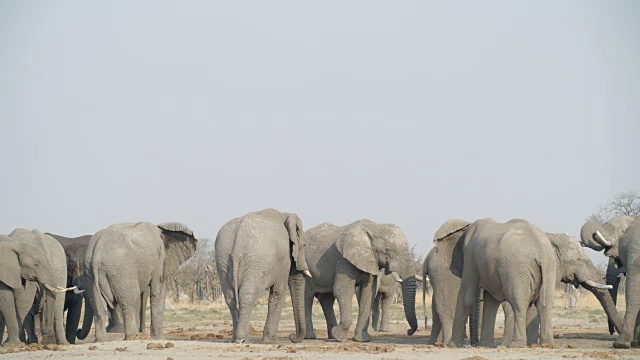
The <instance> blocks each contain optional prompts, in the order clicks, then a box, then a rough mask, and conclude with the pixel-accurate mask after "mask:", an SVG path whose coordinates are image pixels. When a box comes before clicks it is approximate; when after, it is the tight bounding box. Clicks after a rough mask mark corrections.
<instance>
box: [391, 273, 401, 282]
mask: <svg viewBox="0 0 640 360" xmlns="http://www.w3.org/2000/svg"><path fill="white" fill-rule="evenodd" d="M391 276H393V279H394V280H395V281H397V282H399V283H401V282H402V278H400V275H398V273H397V272H395V271H392V272H391Z"/></svg>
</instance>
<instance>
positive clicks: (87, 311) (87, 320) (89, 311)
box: [77, 298, 93, 340]
mask: <svg viewBox="0 0 640 360" xmlns="http://www.w3.org/2000/svg"><path fill="white" fill-rule="evenodd" d="M92 322H93V307H91V305H90V304H89V301H87V299H86V298H85V301H84V318H83V319H82V328H80V329H78V334H77V337H78V339H80V340H84V339H85V338H86V337H87V335H89V331H90V330H91V324H92Z"/></svg>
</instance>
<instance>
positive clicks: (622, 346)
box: [613, 339, 631, 349]
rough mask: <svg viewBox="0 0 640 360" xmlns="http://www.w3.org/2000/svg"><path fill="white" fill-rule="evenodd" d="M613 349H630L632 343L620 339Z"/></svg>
mask: <svg viewBox="0 0 640 360" xmlns="http://www.w3.org/2000/svg"><path fill="white" fill-rule="evenodd" d="M613 347H614V348H616V349H630V348H631V341H624V340H623V341H620V339H618V340H616V341H615V342H614V343H613Z"/></svg>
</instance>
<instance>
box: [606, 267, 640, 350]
mask: <svg viewBox="0 0 640 360" xmlns="http://www.w3.org/2000/svg"><path fill="white" fill-rule="evenodd" d="M636 269H638V267H637V266H627V283H626V290H625V293H626V294H627V296H626V303H627V311H626V312H625V314H624V321H623V325H622V333H621V334H620V336H618V339H617V340H616V341H615V342H614V343H613V347H615V348H618V349H629V348H630V347H631V341H632V340H633V336H634V331H635V325H636V319H637V317H638V312H639V311H640V301H638V300H639V299H638V296H637V294H640V271H637V270H636ZM631 294H635V295H636V296H630V295H631Z"/></svg>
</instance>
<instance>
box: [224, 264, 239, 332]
mask: <svg viewBox="0 0 640 360" xmlns="http://www.w3.org/2000/svg"><path fill="white" fill-rule="evenodd" d="M224 276H226V275H221V276H220V278H221V279H225V277H224ZM220 285H221V286H222V289H223V290H222V292H223V295H224V296H223V297H224V301H225V302H226V303H227V307H228V308H229V313H231V322H232V324H233V332H232V334H233V335H232V336H233V338H232V339H231V340H232V341H233V342H235V341H236V333H237V331H238V309H237V308H236V294H235V292H234V291H233V288H231V285H230V284H228V283H221V284H220Z"/></svg>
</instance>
